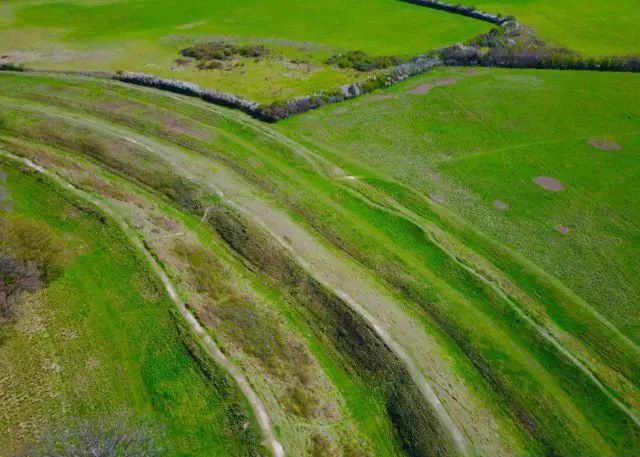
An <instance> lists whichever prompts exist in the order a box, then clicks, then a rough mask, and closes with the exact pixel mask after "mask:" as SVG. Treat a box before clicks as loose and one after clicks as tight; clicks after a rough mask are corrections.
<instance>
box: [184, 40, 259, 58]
mask: <svg viewBox="0 0 640 457" xmlns="http://www.w3.org/2000/svg"><path fill="white" fill-rule="evenodd" d="M180 54H181V55H183V56H184V57H191V58H193V59H196V60H230V59H232V58H233V57H237V56H241V57H253V58H261V57H264V56H266V55H267V54H269V49H267V48H266V47H264V46H262V45H257V46H252V45H245V46H236V45H233V44H229V43H217V42H212V43H199V44H196V45H194V46H190V47H188V48H185V49H183V50H181V51H180Z"/></svg>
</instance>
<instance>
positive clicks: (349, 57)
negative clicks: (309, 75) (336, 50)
mask: <svg viewBox="0 0 640 457" xmlns="http://www.w3.org/2000/svg"><path fill="white" fill-rule="evenodd" d="M405 61H406V59H404V58H402V57H399V56H382V57H370V56H369V55H368V54H367V53H365V52H362V51H351V52H347V53H343V54H342V53H341V54H334V55H333V56H331V57H329V59H327V60H326V63H327V64H329V65H335V66H337V67H339V68H353V69H354V70H358V71H363V72H364V71H373V70H380V69H384V68H390V67H394V66H396V65H400V64H401V63H404V62H405Z"/></svg>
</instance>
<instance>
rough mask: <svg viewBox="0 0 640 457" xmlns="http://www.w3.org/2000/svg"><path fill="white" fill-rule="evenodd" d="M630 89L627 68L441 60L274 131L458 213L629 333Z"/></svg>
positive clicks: (637, 136)
mask: <svg viewBox="0 0 640 457" xmlns="http://www.w3.org/2000/svg"><path fill="white" fill-rule="evenodd" d="M639 94H640V79H638V78H637V77H636V75H632V74H612V73H606V74H605V73H586V72H560V71H535V70H534V71H519V70H516V71H513V70H486V69H483V70H465V69H460V70H453V69H452V70H441V71H438V72H434V73H432V74H429V75H426V76H424V77H421V78H416V79H412V80H411V81H408V82H406V83H404V84H401V85H399V86H396V87H394V88H392V89H391V90H389V91H387V92H384V93H379V94H373V95H369V96H366V97H363V98H360V99H358V100H355V101H351V102H348V103H344V104H341V105H340V106H328V107H325V108H324V109H321V110H318V111H316V112H311V113H307V114H305V115H302V116H299V117H295V118H292V119H289V120H287V121H285V122H283V123H282V124H280V125H279V127H280V129H281V130H282V131H285V132H287V133H289V134H294V135H296V136H297V137H298V138H299V139H301V140H302V141H304V142H307V143H308V144H313V145H315V146H318V147H319V148H320V149H323V150H325V151H326V152H327V154H329V155H330V156H331V157H332V158H333V159H334V160H336V161H338V162H339V163H343V164H345V165H346V164H351V166H355V167H356V169H359V170H360V172H361V176H362V177H363V178H366V177H368V176H370V175H371V174H370V172H371V173H373V175H376V176H380V175H382V176H386V177H390V178H392V179H395V180H397V181H399V182H402V183H404V184H405V185H407V186H409V187H410V188H412V189H413V190H414V191H416V192H417V193H419V194H422V195H424V196H431V197H432V199H434V200H436V201H441V202H443V205H445V206H447V207H450V208H453V209H455V211H457V212H458V213H459V214H461V215H462V216H463V217H465V218H467V219H468V220H470V221H472V222H473V223H474V224H476V225H478V226H480V227H482V228H483V229H484V230H485V231H486V232H487V233H489V234H490V235H491V236H493V237H496V238H497V239H499V240H501V241H503V242H504V243H506V244H507V245H509V246H511V247H512V248H514V249H516V250H517V251H519V252H521V253H522V254H524V255H525V256H526V257H528V258H529V259H531V260H532V261H534V262H535V263H537V264H538V265H539V266H540V267H542V268H543V269H545V270H547V271H548V272H550V273H552V274H553V275H554V276H556V277H558V278H560V279H561V280H562V281H563V282H564V283H565V284H567V285H568V286H569V287H570V288H572V289H573V290H574V291H575V292H577V293H578V294H580V295H581V296H582V297H584V298H585V299H587V301H588V302H589V303H590V304H591V305H592V306H594V307H595V308H596V309H597V310H598V311H599V312H600V313H602V314H603V315H605V316H607V318H608V319H610V320H611V321H612V322H614V323H615V325H617V326H618V327H619V328H620V329H623V330H624V332H625V333H626V334H627V336H628V337H629V338H632V339H633V340H635V341H636V342H638V341H640V311H639V309H638V307H637V303H638V300H640V280H639V279H640V270H639V264H638V262H637V261H636V259H637V258H639V256H640V243H639V239H640V238H639V237H640V231H639V228H638V224H637V221H638V220H640V196H639V194H638V193H637V192H634V191H633V189H635V188H637V186H638V184H639V183H640V174H639V173H638V172H639V169H638V154H639V152H640V128H639V125H640V124H639V122H640V109H638V106H640V97H639ZM592 144H595V146H593V145H592ZM606 149H610V150H606ZM359 176H360V175H359ZM538 176H547V177H552V178H555V179H558V180H559V181H560V182H561V183H562V185H563V187H564V190H562V191H550V190H545V189H544V188H542V187H540V186H538V185H536V184H535V183H534V182H533V181H532V180H533V178H535V177H538ZM505 205H506V206H505ZM561 232H566V233H561Z"/></svg>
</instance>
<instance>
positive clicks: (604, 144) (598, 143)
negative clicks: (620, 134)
mask: <svg viewBox="0 0 640 457" xmlns="http://www.w3.org/2000/svg"><path fill="white" fill-rule="evenodd" d="M587 143H589V144H590V145H591V146H593V147H594V148H596V149H600V150H601V151H621V150H622V146H620V145H619V144H618V143H616V142H614V141H611V140H607V139H605V138H589V140H588V141H587Z"/></svg>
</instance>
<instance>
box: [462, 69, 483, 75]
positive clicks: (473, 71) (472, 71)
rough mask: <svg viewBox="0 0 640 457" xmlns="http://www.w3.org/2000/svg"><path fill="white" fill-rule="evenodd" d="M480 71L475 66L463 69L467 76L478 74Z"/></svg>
mask: <svg viewBox="0 0 640 457" xmlns="http://www.w3.org/2000/svg"><path fill="white" fill-rule="evenodd" d="M479 73H480V72H479V71H478V70H477V69H476V68H467V69H466V70H465V71H464V74H465V75H467V76H475V75H477V74H479Z"/></svg>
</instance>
